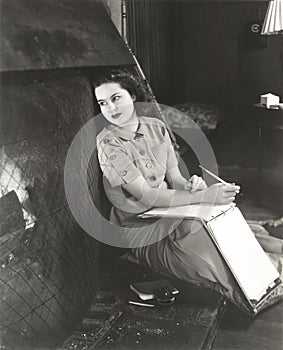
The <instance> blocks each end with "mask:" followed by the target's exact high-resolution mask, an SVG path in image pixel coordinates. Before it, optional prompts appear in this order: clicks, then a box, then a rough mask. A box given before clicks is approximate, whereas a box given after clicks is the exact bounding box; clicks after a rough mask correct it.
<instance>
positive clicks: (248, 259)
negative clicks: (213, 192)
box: [143, 205, 281, 313]
mask: <svg viewBox="0 0 283 350" xmlns="http://www.w3.org/2000/svg"><path fill="white" fill-rule="evenodd" d="M204 207H205V205H192V206H189V209H187V213H185V209H184V207H172V210H171V208H167V210H166V208H155V209H152V210H150V211H149V212H146V213H145V214H144V216H143V217H157V216H158V215H159V217H163V216H170V217H172V216H175V217H180V216H182V217H184V218H192V217H193V216H194V215H195V214H197V215H195V217H194V218H195V219H197V220H200V221H202V223H203V225H204V227H205V228H206V230H207V232H208V233H209V235H210V237H211V239H212V240H213V242H214V243H215V245H216V247H217V248H218V250H219V252H220V254H221V255H222V257H223V258H224V260H225V262H226V264H227V266H228V267H229V269H230V271H231V272H232V274H233V275H234V277H235V279H236V281H237V283H238V285H239V287H240V288H241V290H242V291H243V293H244V295H245V297H246V299H247V301H248V303H249V305H250V307H251V309H252V311H253V312H254V313H256V312H257V309H258V307H259V306H260V305H261V304H262V303H263V302H264V300H265V299H266V298H267V297H268V296H269V295H270V293H271V292H272V291H273V290H274V289H276V288H277V287H279V286H280V283H281V281H280V278H279V273H278V271H277V270H276V268H275V267H274V266H273V264H272V262H271V261H270V259H269V257H268V256H267V255H266V253H265V252H264V250H263V249H262V247H261V246H260V244H259V243H258V241H257V239H256V238H255V235H254V233H253V232H252V230H251V229H250V227H249V225H248V223H247V222H246V220H245V218H244V217H243V215H242V213H241V211H240V210H239V209H238V208H237V207H236V206H235V205H230V206H215V207H214V209H213V210H210V211H207V210H204V209H205V208H204ZM187 208H188V207H187ZM169 209H170V210H169ZM178 211H179V214H176V213H177V212H178ZM162 212H163V214H162Z"/></svg>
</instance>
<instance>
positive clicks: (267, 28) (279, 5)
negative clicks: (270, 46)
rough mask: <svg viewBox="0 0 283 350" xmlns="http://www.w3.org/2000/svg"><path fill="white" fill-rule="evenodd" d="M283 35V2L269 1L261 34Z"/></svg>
mask: <svg viewBox="0 0 283 350" xmlns="http://www.w3.org/2000/svg"><path fill="white" fill-rule="evenodd" d="M280 33H281V34H283V0H272V1H269V4H268V9H267V12H266V15H265V19H264V23H263V26H262V30H261V34H263V35H271V34H280Z"/></svg>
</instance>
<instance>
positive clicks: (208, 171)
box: [199, 165, 243, 196]
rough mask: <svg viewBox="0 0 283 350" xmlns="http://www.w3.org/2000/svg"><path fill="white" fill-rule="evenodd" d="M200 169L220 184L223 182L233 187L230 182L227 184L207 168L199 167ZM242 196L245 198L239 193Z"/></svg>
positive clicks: (226, 183)
mask: <svg viewBox="0 0 283 350" xmlns="http://www.w3.org/2000/svg"><path fill="white" fill-rule="evenodd" d="M199 167H200V168H201V169H202V170H203V171H205V172H206V173H208V174H209V175H210V176H212V177H213V178H214V179H216V180H218V181H219V182H221V183H222V184H224V185H231V184H230V183H229V182H226V181H224V180H222V179H221V178H220V177H219V176H217V175H215V174H213V173H212V172H211V171H210V170H207V169H206V168H205V167H203V166H201V165H199ZM239 195H240V196H243V193H239Z"/></svg>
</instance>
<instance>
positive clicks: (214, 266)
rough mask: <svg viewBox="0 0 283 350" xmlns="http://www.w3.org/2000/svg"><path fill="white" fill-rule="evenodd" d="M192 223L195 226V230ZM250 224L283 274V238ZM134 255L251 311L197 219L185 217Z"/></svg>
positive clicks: (154, 267)
mask: <svg viewBox="0 0 283 350" xmlns="http://www.w3.org/2000/svg"><path fill="white" fill-rule="evenodd" d="M192 225H194V227H193V229H192ZM250 226H251V229H252V230H253V232H254V234H255V236H256V238H257V240H258V241H259V243H260V244H261V246H262V247H263V249H264V250H265V251H266V252H267V254H268V256H269V257H270V259H271V261H272V262H273V264H274V265H275V267H276V268H277V269H278V271H279V273H280V275H282V261H283V260H282V242H283V241H282V240H280V239H277V238H275V237H271V236H269V234H268V232H267V231H266V230H265V229H264V228H263V227H262V226H259V225H250ZM131 254H132V256H133V258H134V259H136V260H137V261H138V262H139V263H140V264H142V265H145V266H147V267H149V268H151V269H153V270H155V271H158V272H160V273H163V274H166V275H169V276H174V277H177V278H179V279H181V280H184V281H188V282H190V283H193V284H194V285H198V286H203V287H206V288H210V289H213V290H215V291H217V292H219V293H220V294H222V295H223V296H225V297H226V298H227V299H229V300H230V301H231V302H232V303H234V304H235V305H236V306H237V307H239V308H240V309H242V310H243V311H245V312H247V313H251V309H250V308H249V306H248V303H247V301H246V300H245V298H244V296H243V294H242V292H241V290H240V288H239V287H238V285H237V282H236V280H235V279H234V277H233V275H232V274H231V272H230V270H229V269H228V267H227V265H226V263H225V262H224V260H223V258H222V257H221V255H220V254H219V252H218V250H217V248H216V247H215V245H214V243H213V242H212V240H211V238H210V237H209V235H208V233H207V231H206V230H205V228H204V227H203V226H202V224H201V223H199V225H198V227H197V228H196V222H195V221H194V222H193V221H190V220H183V221H182V223H180V224H179V225H178V226H177V228H175V229H174V230H173V231H172V233H170V234H169V235H168V236H166V237H165V238H163V239H161V240H160V241H158V242H155V243H153V244H150V245H147V246H144V247H140V248H133V249H131ZM281 287H282V286H281ZM282 294H283V288H281V290H279V291H277V293H276V295H274V296H273V297H271V298H270V299H269V300H268V302H267V303H265V304H264V305H263V306H262V307H266V306H269V305H271V304H273V303H275V302H276V301H278V300H280V299H281V298H282Z"/></svg>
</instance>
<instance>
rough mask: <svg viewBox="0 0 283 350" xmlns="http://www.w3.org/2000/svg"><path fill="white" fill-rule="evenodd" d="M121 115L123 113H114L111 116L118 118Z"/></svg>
mask: <svg viewBox="0 0 283 350" xmlns="http://www.w3.org/2000/svg"><path fill="white" fill-rule="evenodd" d="M120 115H121V113H116V114H112V115H111V118H113V119H118V118H119V117H120Z"/></svg>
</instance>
